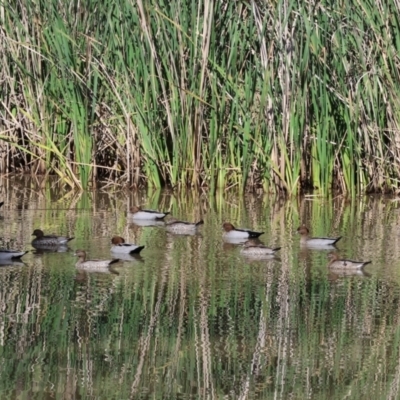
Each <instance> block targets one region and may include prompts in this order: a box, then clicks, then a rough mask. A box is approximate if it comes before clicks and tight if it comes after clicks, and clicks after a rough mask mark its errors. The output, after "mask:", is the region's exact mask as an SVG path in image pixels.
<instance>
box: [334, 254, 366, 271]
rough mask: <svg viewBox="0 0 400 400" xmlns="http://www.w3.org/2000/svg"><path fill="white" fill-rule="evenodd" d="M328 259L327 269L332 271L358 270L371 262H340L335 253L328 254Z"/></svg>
mask: <svg viewBox="0 0 400 400" xmlns="http://www.w3.org/2000/svg"><path fill="white" fill-rule="evenodd" d="M328 258H329V260H330V261H329V264H328V267H329V268H334V269H349V270H358V269H361V268H363V267H364V266H365V265H367V264H371V261H352V260H342V259H340V258H339V255H338V254H337V253H329V254H328Z"/></svg>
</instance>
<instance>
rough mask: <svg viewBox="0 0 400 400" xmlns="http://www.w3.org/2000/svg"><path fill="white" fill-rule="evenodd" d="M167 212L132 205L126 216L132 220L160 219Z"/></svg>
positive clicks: (167, 212)
mask: <svg viewBox="0 0 400 400" xmlns="http://www.w3.org/2000/svg"><path fill="white" fill-rule="evenodd" d="M169 213H170V212H169V211H156V210H143V209H141V208H140V207H139V206H133V207H132V208H131V209H130V213H128V217H129V218H131V219H133V220H161V219H164V218H165V217H166V216H167V215H168V214H169Z"/></svg>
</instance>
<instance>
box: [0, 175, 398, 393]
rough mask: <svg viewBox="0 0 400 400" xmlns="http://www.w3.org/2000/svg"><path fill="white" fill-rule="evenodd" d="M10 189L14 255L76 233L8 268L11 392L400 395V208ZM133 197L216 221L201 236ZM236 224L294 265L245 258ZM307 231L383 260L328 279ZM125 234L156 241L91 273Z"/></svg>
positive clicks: (5, 337) (26, 184)
mask: <svg viewBox="0 0 400 400" xmlns="http://www.w3.org/2000/svg"><path fill="white" fill-rule="evenodd" d="M1 183H2V184H3V186H2V188H1V190H0V201H3V200H4V201H5V203H4V205H3V207H2V208H1V210H0V214H1V215H2V216H3V219H2V220H0V227H1V235H0V236H1V243H0V245H1V246H3V247H8V248H18V249H22V250H35V249H33V247H32V246H31V245H30V242H31V241H32V237H31V235H30V234H31V233H32V231H33V229H35V228H40V229H43V230H44V231H45V232H49V233H56V234H60V235H69V236H74V237H75V239H74V241H72V242H70V246H69V247H70V249H66V251H64V252H58V251H54V252H53V251H46V252H42V253H38V252H33V251H30V252H29V253H28V254H26V255H25V256H24V257H23V258H22V260H21V262H17V263H14V262H12V263H10V264H7V265H1V266H0V288H1V289H0V304H1V308H0V345H1V374H0V398H5V399H12V398H38V399H39V398H43V399H44V398H46V399H47V398H50V397H51V398H60V399H75V398H85V399H89V398H90V399H92V398H93V399H95V398H104V399H105V398H107V399H108V398H110V399H136V398H155V399H174V398H207V399H221V398H229V399H255V398H259V399H268V398H279V399H288V398H293V399H304V398H313V399H327V398H329V399H343V398H352V399H357V398H360V399H361V398H369V399H372V398H393V399H395V398H399V385H400V362H399V349H398V343H399V339H400V328H399V326H400V307H399V299H400V290H399V284H400V273H399V271H400V268H399V264H400V261H399V260H400V246H399V241H400V225H399V222H400V212H399V211H398V210H399V207H400V204H398V202H394V201H392V200H391V199H390V198H385V197H363V198H358V199H356V200H354V201H352V202H349V201H345V200H344V199H341V198H337V199H334V200H333V201H332V200H324V199H318V198H312V199H311V198H309V199H307V198H305V199H301V200H298V199H293V200H290V201H283V200H282V199H278V200H275V199H273V198H272V197H268V196H265V197H256V196H246V197H240V196H236V195H235V194H230V193H227V194H223V195H222V194H221V195H216V196H214V195H211V194H210V195H208V194H202V195H200V196H199V195H195V196H187V195H186V194H185V195H175V196H173V195H172V194H171V193H167V192H162V193H154V194H146V193H139V192H137V193H130V192H126V193H123V192H122V193H120V192H118V193H116V194H115V193H105V192H104V193H103V192H100V191H99V192H96V193H82V194H79V193H71V192H65V191H63V190H62V189H61V188H60V186H59V185H57V184H55V183H54V184H51V183H48V182H45V183H43V182H42V183H41V184H40V185H37V184H36V183H35V182H32V181H29V180H26V181H23V182H17V181H15V180H14V181H7V180H5V181H1ZM133 204H143V205H145V206H146V208H154V209H167V210H171V215H172V216H173V217H176V218H179V219H182V220H187V221H198V220H199V219H204V225H203V226H202V227H201V234H197V235H194V236H182V235H173V234H170V233H168V232H167V231H166V229H165V228H164V227H163V226H138V225H136V224H133V223H131V221H128V220H127V218H126V211H127V210H129V209H130V207H131V206H132V205H133ZM224 221H232V223H233V224H235V225H237V226H246V227H249V228H251V229H254V230H260V231H265V234H264V235H263V236H261V238H260V239H261V243H263V244H265V245H267V246H270V247H278V246H280V247H282V249H281V250H280V251H279V256H276V257H275V258H273V259H266V260H262V259H261V260H260V259H248V258H246V257H243V256H242V255H241V254H240V248H241V245H238V244H235V243H226V242H225V241H223V240H222V228H221V225H222V223H223V222H224ZM303 222H305V223H307V225H308V226H310V228H311V229H312V234H313V236H328V235H329V236H334V235H338V236H343V238H342V239H341V241H340V242H339V243H338V245H337V249H338V251H339V253H340V255H341V256H342V257H343V258H350V259H363V260H367V259H368V260H372V264H369V265H367V267H366V268H365V271H361V272H359V271H357V273H356V274H355V273H354V272H352V274H351V275H349V273H348V272H347V271H342V270H340V271H335V270H332V269H330V270H328V268H327V264H328V260H327V253H328V251H330V250H324V249H322V250H321V249H310V248H304V247H301V246H300V243H299V237H298V236H297V235H296V234H295V229H296V228H297V227H298V226H299V225H300V224H301V223H303ZM114 235H121V236H122V237H124V238H125V239H126V241H129V242H131V243H140V244H143V245H145V246H146V247H145V249H144V250H143V251H142V252H141V256H140V258H137V257H132V258H128V259H127V260H125V259H124V260H123V261H121V262H120V263H118V264H115V265H114V266H115V270H116V271H117V272H118V274H114V273H110V274H100V273H88V272H85V271H78V270H77V269H76V268H75V263H76V258H75V257H74V255H73V253H74V251H75V250H76V249H78V248H82V249H85V250H86V251H88V253H89V254H90V257H91V258H100V259H110V256H111V255H110V247H111V244H110V239H111V237H112V236H114Z"/></svg>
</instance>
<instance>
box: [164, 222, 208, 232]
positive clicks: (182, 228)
mask: <svg viewBox="0 0 400 400" xmlns="http://www.w3.org/2000/svg"><path fill="white" fill-rule="evenodd" d="M203 224H204V221H203V220H202V219H201V220H200V221H198V222H187V221H179V220H176V219H173V220H170V221H168V222H167V223H166V224H165V227H166V229H167V231H168V232H171V233H177V234H189V235H190V234H192V235H193V234H195V233H196V232H197V229H198V227H199V226H201V225H203Z"/></svg>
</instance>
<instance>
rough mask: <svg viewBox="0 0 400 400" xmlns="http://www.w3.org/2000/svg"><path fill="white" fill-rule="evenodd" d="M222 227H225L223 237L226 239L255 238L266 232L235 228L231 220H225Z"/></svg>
mask: <svg viewBox="0 0 400 400" xmlns="http://www.w3.org/2000/svg"><path fill="white" fill-rule="evenodd" d="M222 228H223V229H224V233H223V237H224V238H226V239H255V238H258V237H259V236H261V235H262V234H263V233H264V232H256V231H251V230H250V229H243V228H240V229H239V228H235V227H234V226H233V225H232V224H231V223H230V222H224V223H223V225H222Z"/></svg>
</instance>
